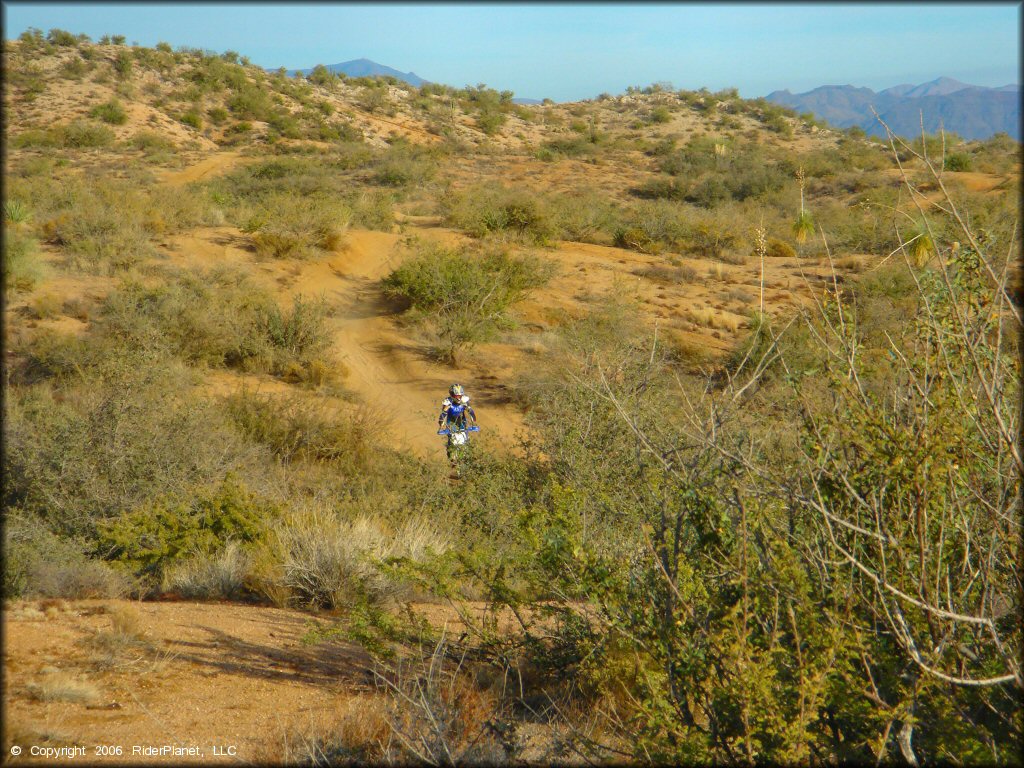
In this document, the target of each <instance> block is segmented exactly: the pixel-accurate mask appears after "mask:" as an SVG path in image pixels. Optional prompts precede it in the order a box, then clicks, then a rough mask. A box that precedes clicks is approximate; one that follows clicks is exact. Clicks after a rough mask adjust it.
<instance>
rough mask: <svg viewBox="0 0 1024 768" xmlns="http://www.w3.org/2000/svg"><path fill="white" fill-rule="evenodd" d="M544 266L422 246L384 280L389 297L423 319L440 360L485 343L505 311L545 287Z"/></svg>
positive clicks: (489, 253) (503, 254)
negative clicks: (399, 300)
mask: <svg viewBox="0 0 1024 768" xmlns="http://www.w3.org/2000/svg"><path fill="white" fill-rule="evenodd" d="M552 271H553V270H552V268H551V267H550V265H548V264H545V263H544V262H541V261H540V260H539V259H537V258H536V257H526V256H524V257H514V256H511V255H510V254H509V253H508V252H507V251H505V250H501V249H485V250H483V251H482V252H481V251H479V250H474V249H470V248H461V249H455V250H453V249H448V248H445V247H443V246H436V245H424V246H421V247H420V249H419V250H418V252H417V253H416V254H415V255H414V256H413V257H412V258H410V259H408V260H407V261H405V262H404V263H403V264H402V265H401V266H400V267H399V268H398V269H396V270H395V271H394V272H392V273H391V274H390V275H388V276H387V277H386V278H385V279H384V281H383V285H384V290H385V292H387V293H388V294H389V295H392V296H396V297H401V298H403V299H405V300H407V301H408V302H409V305H410V308H411V310H412V313H413V314H412V317H413V318H414V319H419V320H429V322H430V323H431V324H433V325H434V326H435V327H436V331H437V333H438V335H439V337H440V338H441V341H442V346H441V349H440V350H439V351H440V353H441V354H442V356H444V357H446V358H448V359H453V358H454V356H455V354H456V350H457V349H458V348H460V347H464V346H468V345H471V344H473V343H475V342H477V341H480V340H482V339H484V338H487V337H488V336H489V335H490V334H491V333H493V332H494V331H495V330H496V329H497V328H499V327H500V326H501V325H502V324H503V323H505V322H507V315H506V310H507V309H508V308H509V307H510V306H511V305H512V304H514V303H515V302H517V301H519V300H520V299H522V298H523V297H524V296H525V295H526V294H527V293H528V292H529V291H530V290H532V289H534V288H536V287H538V286H541V285H543V284H544V283H546V282H547V281H548V280H549V279H550V277H551V275H552Z"/></svg>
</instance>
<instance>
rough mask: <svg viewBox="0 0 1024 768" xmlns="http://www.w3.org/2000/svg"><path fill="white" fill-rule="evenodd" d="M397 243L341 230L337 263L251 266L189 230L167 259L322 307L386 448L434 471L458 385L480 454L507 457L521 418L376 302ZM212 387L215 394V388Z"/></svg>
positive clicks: (238, 245) (205, 166)
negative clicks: (229, 271)
mask: <svg viewBox="0 0 1024 768" xmlns="http://www.w3.org/2000/svg"><path fill="white" fill-rule="evenodd" d="M246 159H247V158H243V157H242V155H240V154H239V153H237V152H222V153H218V154H216V155H213V156H211V157H207V158H204V159H203V160H202V161H200V162H199V163H197V164H195V165H192V166H190V167H188V168H186V169H184V170H181V171H177V172H174V173H171V174H167V175H166V176H165V177H164V183H166V184H169V185H181V184H186V183H188V182H191V181H197V180H200V179H205V178H209V177H210V176H213V175H216V174H218V173H224V172H226V171H228V170H230V169H231V168H233V167H235V166H236V165H237V164H238V163H240V162H244V161H245V160H246ZM398 218H399V221H400V222H402V223H405V224H409V225H412V226H415V227H416V230H417V234H419V235H420V236H421V237H423V238H425V239H435V240H441V241H444V242H449V243H450V242H455V241H459V240H461V239H462V236H461V235H459V234H457V233H455V232H453V231H452V230H449V229H445V228H443V227H440V226H437V223H438V222H436V221H432V220H429V219H428V217H401V216H400V217H398ZM417 219H423V220H417ZM402 239H403V235H402V234H400V233H397V232H376V231H369V230H356V229H354V230H349V232H348V233H347V235H346V242H345V244H344V245H343V246H342V249H341V250H339V252H338V253H337V254H335V255H333V256H331V257H328V258H326V259H324V260H320V261H313V262H309V261H283V260H275V261H257V260H256V258H255V256H254V254H253V253H251V252H250V251H249V250H248V248H247V239H246V236H245V235H244V234H243V233H241V232H239V231H238V230H236V229H234V228H231V227H204V228H198V229H196V230H193V231H192V232H189V233H187V234H184V235H180V236H176V237H172V238H170V239H169V240H170V241H171V243H172V249H173V251H174V252H175V254H176V257H177V258H178V259H180V260H181V261H182V262H184V263H186V264H188V265H190V266H206V267H209V266H211V265H213V264H216V263H225V262H233V263H235V264H238V265H239V266H245V267H248V268H250V269H252V270H253V272H254V273H255V275H256V277H257V278H258V279H260V280H261V282H263V283H264V284H266V285H267V286H268V287H270V288H272V289H273V290H274V291H275V292H276V293H277V294H278V296H279V297H280V299H281V301H282V304H288V303H290V302H291V300H292V298H293V297H294V296H296V295H303V296H307V297H323V298H324V299H325V300H326V302H327V304H328V307H329V311H330V316H329V318H328V323H329V325H330V327H331V330H332V333H333V341H334V343H333V353H334V356H335V357H336V358H337V359H338V360H340V361H341V362H342V363H344V365H345V367H346V369H347V371H346V375H345V377H344V385H345V387H346V388H347V389H349V390H351V391H352V392H354V393H355V394H356V395H358V397H359V400H360V401H361V403H362V405H363V407H365V408H367V409H368V410H369V412H370V414H371V415H372V416H373V417H374V418H376V419H379V422H380V424H381V428H382V429H385V430H386V431H387V432H388V435H389V437H388V440H389V442H390V443H391V444H392V445H395V446H400V447H404V448H406V449H408V450H411V451H413V452H414V453H415V454H416V455H417V456H419V457H421V458H425V459H436V460H438V461H443V460H444V440H443V438H441V437H438V436H437V434H436V433H437V421H436V420H437V415H438V413H439V411H440V404H441V400H442V399H443V398H444V396H445V394H446V392H447V390H448V387H449V386H450V385H451V384H452V383H453V382H459V383H462V384H463V385H465V387H466V389H467V391H468V392H469V394H470V396H471V397H472V403H473V406H474V409H475V410H476V413H477V416H478V418H479V423H480V425H481V432H480V433H479V436H478V438H477V439H478V440H479V442H480V444H481V445H483V446H488V447H489V448H496V449H508V448H511V447H512V446H513V445H514V444H515V443H516V436H517V434H519V433H520V432H523V431H524V430H525V426H524V424H523V418H522V414H521V413H519V412H518V411H517V410H516V409H515V408H513V407H512V406H511V405H510V404H509V403H508V400H509V398H508V395H507V390H506V387H505V385H504V383H503V382H502V381H501V380H500V377H498V376H495V375H493V372H491V371H489V370H486V369H481V368H480V367H479V366H477V365H475V364H472V363H471V364H470V365H466V366H459V367H454V366H447V365H443V364H441V363H439V362H437V361H436V360H434V359H432V358H431V357H430V356H429V355H428V352H427V349H426V345H425V344H423V343H419V342H417V341H415V340H413V338H412V337H411V336H410V333H409V332H408V331H406V330H404V329H402V328H401V326H400V324H399V314H400V308H398V307H396V306H395V305H394V303H393V302H391V301H389V300H388V299H387V297H385V296H384V295H383V293H382V292H381V289H380V280H381V278H383V277H384V276H386V275H387V274H388V273H390V272H391V271H392V270H393V269H394V268H395V267H396V266H397V265H398V264H399V263H400V262H401V259H402V258H403V256H404V254H403V251H402V249H401V248H400V244H401V241H402ZM469 357H472V355H470V356H469ZM220 384H221V388H223V382H220ZM274 388H275V389H277V387H274Z"/></svg>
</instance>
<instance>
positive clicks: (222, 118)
mask: <svg viewBox="0 0 1024 768" xmlns="http://www.w3.org/2000/svg"><path fill="white" fill-rule="evenodd" d="M206 116H207V117H208V118H210V122H211V123H213V124H214V125H223V124H224V123H225V122H227V119H228V111H227V110H226V109H224V107H210V108H209V109H208V110H206Z"/></svg>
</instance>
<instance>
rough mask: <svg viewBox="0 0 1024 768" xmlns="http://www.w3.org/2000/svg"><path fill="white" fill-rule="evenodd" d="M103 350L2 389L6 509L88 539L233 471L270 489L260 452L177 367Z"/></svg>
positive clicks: (127, 351)
mask: <svg viewBox="0 0 1024 768" xmlns="http://www.w3.org/2000/svg"><path fill="white" fill-rule="evenodd" d="M81 346H82V348H83V349H85V350H90V349H91V346H92V345H91V344H89V343H88V342H86V343H84V344H83V345H81ZM101 350H102V353H101V354H99V355H97V356H96V358H95V359H94V360H92V361H91V362H89V363H87V364H80V365H79V366H78V367H77V369H73V372H74V376H73V377H68V379H67V380H65V381H52V382H46V383H45V385H42V386H30V387H22V386H12V387H10V388H9V389H8V390H7V392H6V400H5V406H6V412H5V419H4V429H5V431H4V441H5V442H4V447H5V487H4V504H5V506H6V507H8V508H12V507H15V506H16V507H18V508H20V509H22V510H24V511H25V512H26V513H27V514H36V515H40V516H43V517H45V519H46V521H47V525H48V527H49V528H50V529H51V530H53V531H54V532H56V533H59V534H60V535H62V536H67V537H69V538H73V537H80V538H81V539H82V540H83V541H86V542H94V541H95V536H96V530H97V525H98V524H99V523H100V522H101V521H103V520H105V519H110V518H114V517H117V516H118V515H121V514H123V513H125V512H127V511H129V510H131V509H134V508H136V507H138V506H140V505H142V504H144V503H145V502H146V501H147V500H149V499H151V498H153V497H157V496H161V495H168V494H171V495H174V494H178V495H183V494H185V493H188V492H189V491H190V490H191V489H194V488H195V486H196V485H210V484H216V483H219V482H220V481H221V480H222V479H223V478H224V476H225V474H226V473H227V472H230V471H232V470H236V471H238V470H244V471H246V472H247V473H248V474H247V479H248V480H249V481H250V482H251V483H252V484H253V486H254V487H256V488H263V487H266V485H267V481H268V478H269V476H270V475H269V474H268V473H269V472H270V469H269V468H267V467H265V466H264V467H263V469H259V470H256V471H252V469H253V468H254V467H258V466H261V455H263V452H262V451H261V450H260V449H259V447H258V446H254V445H253V444H252V443H249V442H247V441H245V440H244V439H243V438H242V437H241V436H240V435H239V434H238V433H237V431H236V430H234V429H233V428H232V427H231V425H230V424H228V423H227V421H226V416H225V415H224V414H223V413H222V412H221V411H220V410H219V409H218V408H216V407H214V404H213V403H211V402H210V401H208V400H205V399H203V398H201V397H198V396H197V395H196V394H194V393H193V392H192V391H191V384H190V382H189V380H188V379H189V377H188V375H187V373H186V372H185V371H184V370H183V369H182V367H181V364H180V363H174V362H173V361H169V360H167V359H166V358H161V357H159V356H158V355H155V354H153V352H152V351H149V352H136V351H132V350H130V349H125V348H123V347H120V346H116V345H115V346H106V345H104V346H103V347H102V348H101ZM90 354H93V353H92V352H90ZM58 562H59V561H58Z"/></svg>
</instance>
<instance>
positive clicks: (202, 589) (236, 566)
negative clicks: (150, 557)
mask: <svg viewBox="0 0 1024 768" xmlns="http://www.w3.org/2000/svg"><path fill="white" fill-rule="evenodd" d="M251 568H252V554H251V553H250V552H249V551H248V550H247V549H246V548H245V547H243V546H242V545H241V544H239V543H238V542H236V541H228V542H227V544H226V545H225V546H224V547H223V548H222V549H220V550H218V551H215V552H197V553H195V554H193V555H191V556H189V557H187V558H185V559H182V560H178V561H176V562H174V563H173V564H171V565H170V566H168V568H167V569H165V570H164V573H163V584H162V589H163V590H164V591H165V592H173V593H175V594H178V595H181V596H182V597H184V598H186V599H195V600H213V599H218V600H231V599H235V598H238V597H239V596H241V595H242V594H243V593H244V591H245V589H246V584H247V582H248V581H249V579H250V572H251Z"/></svg>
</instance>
